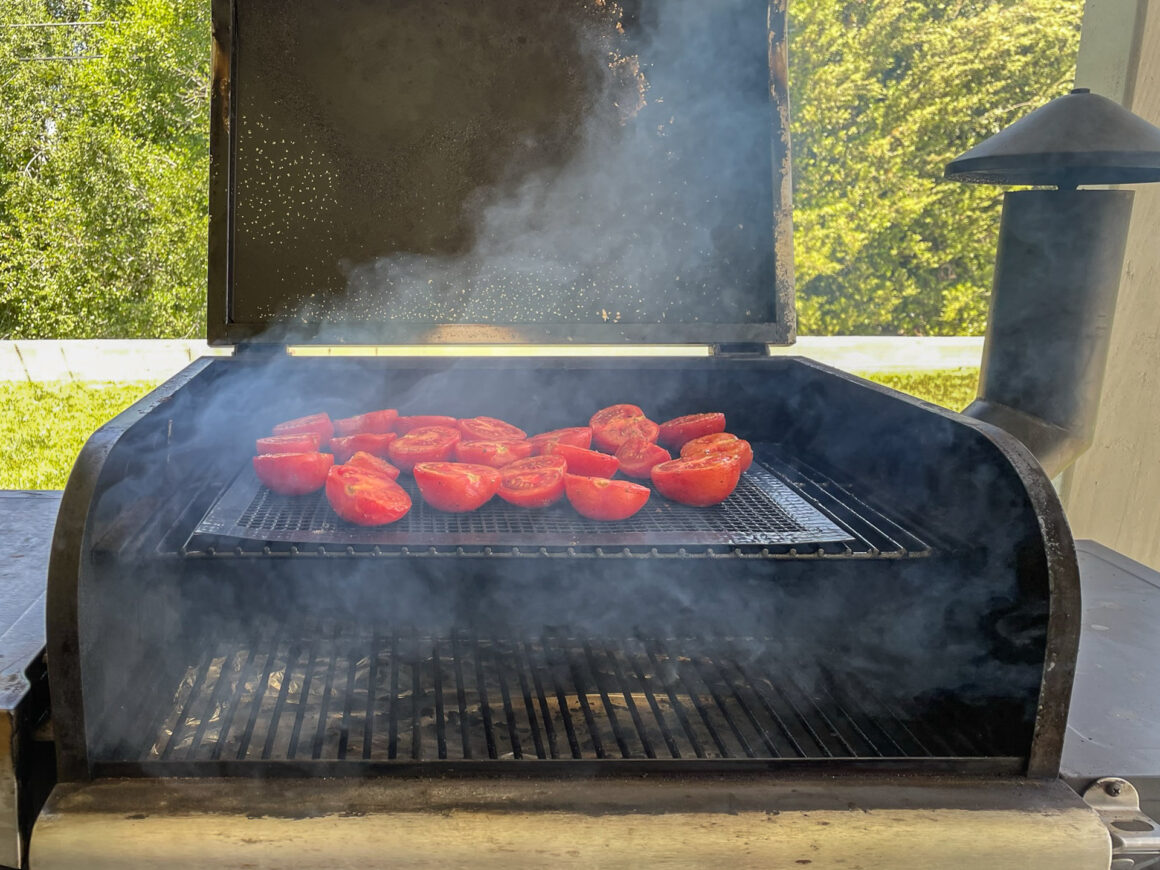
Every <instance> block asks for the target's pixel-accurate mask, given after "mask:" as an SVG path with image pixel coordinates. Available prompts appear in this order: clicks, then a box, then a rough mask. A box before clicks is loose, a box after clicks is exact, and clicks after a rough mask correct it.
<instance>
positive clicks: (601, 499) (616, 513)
mask: <svg viewBox="0 0 1160 870" xmlns="http://www.w3.org/2000/svg"><path fill="white" fill-rule="evenodd" d="M564 491H565V492H566V493H567V494H568V501H569V502H571V503H572V507H574V508H576V511H577V513H579V514H580V515H581V516H585V517H588V519H590V520H626V519H628V518H629V517H631V516H632V515H633V514H635V513H636V512H637V511H639V510H640V509H641V508H642V507H644V505H645V502H647V501H648V497H649V495H650V494H651V490H650V489H649V488H648V487H647V486H641V485H640V484H639V483H631V482H630V481H627V480H606V479H605V478H602V477H581V476H580V475H578V474H566V475H564Z"/></svg>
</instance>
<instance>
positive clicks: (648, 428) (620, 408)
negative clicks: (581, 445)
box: [589, 405, 661, 453]
mask: <svg viewBox="0 0 1160 870" xmlns="http://www.w3.org/2000/svg"><path fill="white" fill-rule="evenodd" d="M589 425H590V426H591V427H592V442H593V443H594V444H595V445H596V446H597V447H599V448H600V449H601V450H606V451H608V452H609V453H615V452H616V451H617V450H619V449H620V445H621V444H623V443H624V442H625V441H628V440H630V439H632V438H643V439H644V440H645V441H656V440H657V435H658V434H659V433H660V429H661V427H660V426H658V425H657V424H656V423H654V422H653V421H652V420H650V419H649V418H648V417H646V416H645V415H644V412H643V411H642V410H641V409H640V408H638V407H637V406H636V405H613V406H611V407H609V408H605V409H604V410H603V411H597V412H596V413H595V414H593V415H592V419H591V420H590V421H589Z"/></svg>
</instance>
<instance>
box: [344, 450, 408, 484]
mask: <svg viewBox="0 0 1160 870" xmlns="http://www.w3.org/2000/svg"><path fill="white" fill-rule="evenodd" d="M346 467H347V468H357V469H358V470H359V471H365V472H366V473H367V474H380V475H382V476H383V477H386V478H387V479H388V480H394V479H396V478H397V477H398V476H399V469H397V468H395V466H393V465H391V463H389V462H387V461H386V460H385V459H379V457H377V456H372V455H371V454H369V453H362V452H359V453H356V454H355V455H354V456H352V457H351V458H350V459H348V460H347V461H346Z"/></svg>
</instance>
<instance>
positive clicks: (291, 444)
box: [258, 432, 321, 455]
mask: <svg viewBox="0 0 1160 870" xmlns="http://www.w3.org/2000/svg"><path fill="white" fill-rule="evenodd" d="M320 440H321V439H320V438H319V437H318V433H317V432H299V433H298V434H297V435H270V436H268V437H266V438H259V439H258V454H259V455H260V454H262V453H317V452H318V444H319V441H320Z"/></svg>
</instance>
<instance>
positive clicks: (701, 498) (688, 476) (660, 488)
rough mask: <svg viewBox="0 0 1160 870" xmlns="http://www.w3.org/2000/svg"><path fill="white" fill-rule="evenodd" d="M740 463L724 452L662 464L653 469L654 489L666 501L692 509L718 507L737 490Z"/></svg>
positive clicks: (739, 477) (734, 457)
mask: <svg viewBox="0 0 1160 870" xmlns="http://www.w3.org/2000/svg"><path fill="white" fill-rule="evenodd" d="M740 479H741V460H740V459H738V458H737V457H736V456H730V455H728V454H725V453H706V454H701V455H700V456H693V457H690V458H688V459H674V460H672V461H671V462H662V463H661V464H660V465H656V466H654V467H653V470H652V482H653V486H655V487H656V488H657V492H659V493H660V494H661V495H663V496H664V497H665V498H671V499H672V500H673V501H678V502H680V503H681V504H687V505H692V506H693V507H708V506H709V505H711V504H719V503H720V502H723V501H725V499H727V498H728V497H729V494H730V493H731V492H733V490H734V489H736V488H737V481H738V480H740Z"/></svg>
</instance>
